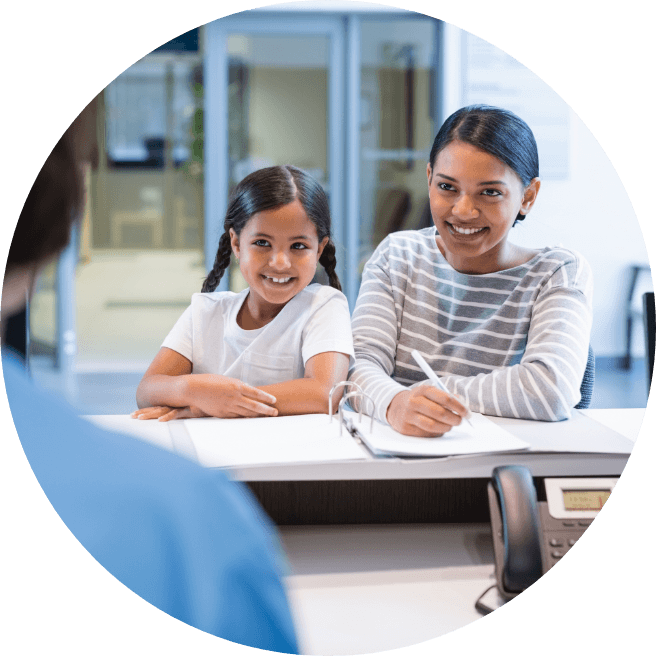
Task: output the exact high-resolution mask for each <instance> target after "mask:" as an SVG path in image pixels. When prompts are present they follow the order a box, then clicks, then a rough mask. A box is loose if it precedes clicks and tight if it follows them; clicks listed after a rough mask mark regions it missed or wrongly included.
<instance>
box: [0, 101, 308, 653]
mask: <svg viewBox="0 0 656 656" xmlns="http://www.w3.org/2000/svg"><path fill="white" fill-rule="evenodd" d="M94 107H95V104H94V103H92V104H91V105H89V107H87V108H86V109H85V111H84V112H82V114H81V115H80V116H79V117H78V119H77V120H76V121H75V122H74V123H73V125H72V126H71V127H70V128H69V129H68V130H67V131H66V133H65V134H64V136H63V137H62V138H61V140H60V141H59V142H58V144H57V145H56V146H55V148H54V150H53V151H52V153H51V154H50V156H49V157H48V159H47V160H46V163H45V164H44V166H43V168H42V169H41V172H40V173H39V175H38V177H37V179H36V181H35V183H34V186H33V187H32V190H31V191H30V194H29V196H28V198H27V201H26V203H25V206H24V208H23V211H22V213H21V215H20V219H19V221H18V226H17V228H16V232H15V235H14V239H13V241H12V244H11V247H10V251H9V257H8V261H7V268H6V272H5V278H4V285H3V290H2V335H3V343H4V335H5V331H6V324H7V320H8V319H9V317H11V316H12V315H14V314H15V313H17V312H20V311H21V310H22V309H23V306H24V304H25V298H26V290H30V289H31V288H32V284H33V281H34V278H35V277H36V275H37V274H38V272H39V270H40V268H41V267H42V266H43V265H44V264H46V263H47V262H48V261H49V260H51V259H53V258H55V257H56V256H57V254H58V253H59V251H61V250H62V249H63V248H64V247H65V246H66V244H67V243H68V240H69V237H70V231H71V224H72V223H73V222H74V221H75V220H76V217H78V216H79V215H80V212H81V208H82V205H83V198H82V181H81V176H80V168H79V164H80V163H81V162H83V161H85V160H88V159H89V158H90V157H91V155H92V146H93V143H92V142H93V139H91V137H90V135H91V134H93V129H94V123H95V116H94ZM2 368H3V371H4V376H5V384H6V388H7V396H8V398H9V404H10V407H11V411H12V414H13V418H14V423H15V424H16V429H17V431H18V434H19V436H20V440H21V443H22V445H23V449H24V450H25V453H26V455H27V458H28V460H29V462H30V465H31V467H32V470H33V471H34V473H35V475H36V477H37V479H38V481H39V483H40V484H41V486H42V487H43V490H44V491H45V493H46V495H47V496H48V499H49V500H50V502H51V503H52V505H53V507H54V508H55V510H56V511H57V512H58V513H59V515H60V517H61V518H62V520H63V521H64V522H65V523H66V525H67V526H68V528H69V529H70V530H71V531H72V533H73V534H74V535H75V537H76V538H77V539H78V540H79V541H80V542H81V543H82V544H83V545H84V547H85V548H86V549H87V550H88V551H89V552H90V553H91V554H92V555H93V556H94V558H96V559H97V560H98V562H99V563H100V564H101V565H102V566H103V567H105V568H106V569H107V570H108V571H109V572H110V573H111V574H113V575H114V576H115V577H116V578H117V579H118V580H119V581H121V582H122V583H124V584H125V585H126V586H127V587H129V588H130V589H131V590H133V591H134V592H136V593H137V594H138V595H140V596H141V597H143V598H144V599H145V600H146V601H148V602H150V603H151V604H153V605H155V606H157V607H158V608H160V609H161V610H163V611H165V612H166V613H168V614H170V615H172V616H173V617H176V618H177V619H179V620H181V621H183V622H186V623H187V624H190V625H192V626H194V627H197V628H198V629H201V630H203V631H206V632H208V633H211V634H214V635H216V636H219V637H221V638H225V639H227V640H231V641H233V642H238V643H241V644H244V645H248V646H253V647H259V648H261V649H268V650H272V651H279V652H288V653H296V651H297V644H296V638H295V634H294V628H293V624H292V619H291V615H290V611H289V606H288V602H287V598H286V595H285V590H284V588H283V585H282V582H281V568H280V559H281V556H282V552H281V550H280V547H279V543H278V539H277V536H276V533H275V529H274V527H273V526H272V525H271V523H270V521H269V520H268V518H267V517H266V516H265V515H264V513H263V512H262V510H261V509H260V508H259V506H258V504H257V502H256V501H255V499H254V498H253V496H252V495H251V494H250V492H249V491H248V489H247V488H246V487H245V486H244V485H242V484H240V483H236V482H233V481H230V480H228V478H227V477H226V476H225V475H224V474H223V473H220V472H214V471H209V470H204V469H202V468H201V467H199V466H197V465H196V464H194V463H192V462H190V461H187V460H185V459H183V458H180V457H177V456H175V455H174V454H172V453H168V452H166V451H163V450H160V449H158V448H156V447H153V446H151V445H149V444H146V443H142V442H140V441H139V440H136V439H133V438H130V437H126V436H122V435H118V434H112V433H108V432H106V431H103V430H101V429H99V428H97V427H95V426H93V425H91V424H89V423H88V422H86V421H84V420H83V419H81V418H79V417H77V416H76V415H75V414H74V413H73V412H72V411H71V410H70V409H69V408H67V407H65V406H63V405H62V404H61V403H59V402H58V401H57V400H55V399H54V398H51V397H50V396H49V395H48V394H47V393H45V392H43V391H42V390H40V389H38V388H36V387H35V386H34V385H32V383H31V382H30V380H29V379H28V378H27V376H26V374H25V370H24V367H23V365H22V363H21V361H20V360H19V359H18V357H17V356H16V355H15V354H13V353H12V352H11V350H10V349H8V348H6V347H4V346H3V357H2Z"/></svg>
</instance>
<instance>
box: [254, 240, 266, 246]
mask: <svg viewBox="0 0 656 656" xmlns="http://www.w3.org/2000/svg"><path fill="white" fill-rule="evenodd" d="M253 244H254V245H255V246H268V245H269V242H268V241H267V240H266V239H258V240H257V241H254V242H253Z"/></svg>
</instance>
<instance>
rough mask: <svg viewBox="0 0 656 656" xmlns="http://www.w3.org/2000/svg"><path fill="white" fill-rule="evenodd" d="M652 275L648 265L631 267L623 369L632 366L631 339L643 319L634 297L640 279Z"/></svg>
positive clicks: (626, 310) (626, 307)
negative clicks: (634, 327)
mask: <svg viewBox="0 0 656 656" xmlns="http://www.w3.org/2000/svg"><path fill="white" fill-rule="evenodd" d="M650 273H651V268H650V267H649V265H647V264H634V265H632V266H631V267H630V273H629V291H628V294H627V297H626V305H625V317H626V333H625V342H624V343H625V351H624V357H623V358H622V362H621V367H622V369H630V368H631V364H632V358H631V338H632V335H633V322H634V320H637V321H638V322H640V321H641V319H642V316H641V315H642V307H640V305H639V304H637V305H636V302H635V300H634V296H635V293H636V289H637V287H638V283H639V282H640V278H641V277H643V276H644V275H645V274H646V275H647V276H649V275H650ZM638 298H639V297H638Z"/></svg>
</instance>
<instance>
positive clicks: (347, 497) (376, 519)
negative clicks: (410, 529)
mask: <svg viewBox="0 0 656 656" xmlns="http://www.w3.org/2000/svg"><path fill="white" fill-rule="evenodd" d="M601 412H602V413H603V412H604V411H601ZM617 412H620V413H624V414H625V418H624V419H622V420H620V423H622V425H623V424H624V423H626V421H627V419H626V411H607V412H606V415H605V416H606V417H607V418H608V417H610V416H613V417H616V413H617ZM489 419H490V420H491V421H493V422H494V423H496V424H498V425H500V426H502V427H503V428H505V429H506V430H508V431H509V432H511V433H513V434H514V435H516V436H517V437H519V438H521V439H523V440H525V441H526V442H528V443H529V444H531V445H532V447H533V448H534V449H538V450H540V449H545V450H549V449H553V447H554V444H556V445H560V446H559V448H562V449H567V448H568V447H569V445H570V444H579V443H580V441H581V440H582V439H586V440H587V443H588V448H587V451H590V446H591V445H592V448H594V446H595V445H596V444H597V442H598V443H599V444H603V445H604V449H605V450H607V451H608V452H606V453H590V452H585V453H534V452H519V453H513V454H483V455H478V456H467V457H448V458H420V459H404V458H374V457H372V456H369V457H368V458H366V459H365V460H361V461H348V462H343V461H342V462H329V463H315V464H298V463H296V464H287V465H275V466H272V465H269V466H252V467H245V468H238V469H233V470H231V474H232V475H233V476H234V477H235V478H237V479H238V480H241V481H244V482H246V483H247V484H248V485H249V487H250V488H251V489H252V490H253V492H254V494H255V495H256V496H257V498H258V499H259V501H260V503H261V504H262V506H263V507H264V509H265V510H266V511H267V513H268V514H269V515H270V517H271V518H272V519H273V520H274V521H275V522H276V524H278V525H279V526H283V525H298V524H337V523H346V524H363V523H402V522H405V523H417V522H487V521H488V520H489V511H488V501H487V481H488V480H489V478H490V475H491V473H492V470H493V469H494V467H496V466H498V465H502V464H520V465H526V466H527V467H529V468H530V469H531V471H532V472H533V475H534V476H535V477H536V478H537V479H538V480H540V479H542V478H544V477H545V476H586V475H587V476H590V475H597V476H619V475H620V474H621V473H622V470H623V469H624V466H625V465H626V461H627V459H628V456H629V452H630V450H631V443H630V442H628V441H627V440H626V439H624V438H623V437H622V436H621V435H619V434H617V433H616V432H614V431H613V430H612V429H611V428H609V427H607V426H606V425H604V423H603V422H598V421H597V420H596V419H595V418H594V415H592V416H591V415H588V414H584V413H581V412H578V411H575V414H574V416H573V417H572V418H571V419H569V420H567V421H564V422H556V423H552V422H538V421H524V420H518V419H507V418H502V417H490V418H489ZM94 420H96V421H99V422H100V423H103V424H104V425H106V426H109V427H111V428H113V429H115V430H123V431H129V432H133V433H134V434H136V435H138V436H140V437H142V438H144V439H148V440H150V441H153V442H155V443H157V444H159V445H160V446H163V447H165V448H168V449H171V450H174V451H176V452H178V453H180V454H183V455H187V456H188V457H190V458H192V459H193V458H194V455H195V451H194V447H193V444H192V442H191V440H190V439H189V435H188V433H187V430H186V428H185V424H184V422H180V421H177V422H170V423H167V424H160V423H158V422H137V421H136V420H131V419H130V418H129V417H99V418H95V419H94ZM616 422H617V419H616ZM606 423H608V422H606ZM583 450H586V449H583Z"/></svg>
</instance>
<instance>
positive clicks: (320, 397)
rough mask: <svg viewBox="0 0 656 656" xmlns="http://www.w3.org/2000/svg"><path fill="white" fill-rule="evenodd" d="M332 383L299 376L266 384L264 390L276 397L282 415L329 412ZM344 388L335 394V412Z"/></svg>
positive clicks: (277, 407) (275, 405) (276, 404)
mask: <svg viewBox="0 0 656 656" xmlns="http://www.w3.org/2000/svg"><path fill="white" fill-rule="evenodd" d="M331 387H332V384H331V385H328V384H326V383H324V382H321V381H319V380H316V379H314V378H298V379H296V380H288V381H286V382H284V383H275V384H273V385H264V386H262V387H259V388H258V389H261V390H264V391H265V392H268V393H269V394H272V395H273V396H275V397H276V402H275V404H274V407H275V408H276V409H277V410H278V416H281V415H304V414H308V415H310V414H328V395H329V394H330V389H331ZM342 393H343V388H339V389H338V390H337V391H336V392H335V393H334V394H333V412H334V411H335V410H336V409H337V404H338V403H339V401H340V399H341V398H342Z"/></svg>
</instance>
